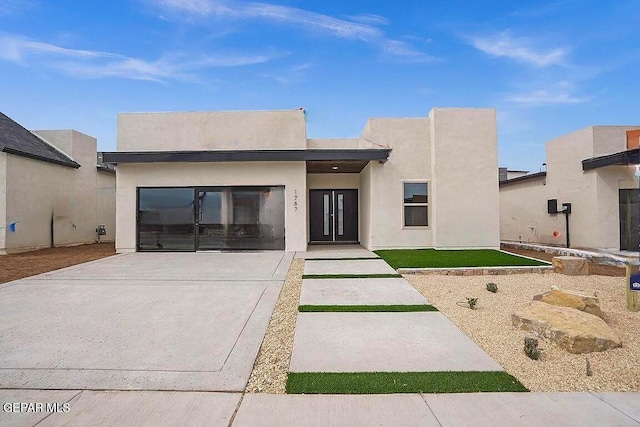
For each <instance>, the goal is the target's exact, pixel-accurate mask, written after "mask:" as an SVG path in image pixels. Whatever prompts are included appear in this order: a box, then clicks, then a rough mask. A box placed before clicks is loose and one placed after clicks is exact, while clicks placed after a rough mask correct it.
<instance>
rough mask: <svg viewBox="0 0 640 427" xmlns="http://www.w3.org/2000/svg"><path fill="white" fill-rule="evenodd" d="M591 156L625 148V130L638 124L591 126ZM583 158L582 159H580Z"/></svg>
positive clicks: (604, 154)
mask: <svg viewBox="0 0 640 427" xmlns="http://www.w3.org/2000/svg"><path fill="white" fill-rule="evenodd" d="M592 129H593V130H592V132H593V156H594V157H597V156H606V155H607V154H613V153H619V152H620V151H625V150H626V149H627V131H628V130H633V129H638V126H593V128H592ZM581 160H584V159H581Z"/></svg>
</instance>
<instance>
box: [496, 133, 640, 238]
mask: <svg viewBox="0 0 640 427" xmlns="http://www.w3.org/2000/svg"><path fill="white" fill-rule="evenodd" d="M633 128H634V127H629V126H596V127H588V128H585V129H580V130H578V131H575V132H572V133H570V134H567V135H563V136H560V137H558V138H555V139H552V140H550V141H548V142H547V143H546V151H547V160H546V163H547V177H546V179H535V180H533V181H525V182H522V183H514V184H511V185H506V186H502V187H501V188H500V216H501V224H500V235H501V239H503V240H514V241H517V240H520V239H521V240H522V241H525V242H531V243H542V244H554V245H564V244H565V242H566V226H565V216H564V214H558V215H548V214H547V200H548V199H558V209H562V203H571V209H572V213H571V215H570V218H569V230H570V238H571V246H572V247H586V248H602V249H619V248H620V220H619V192H618V190H619V189H622V188H637V183H636V181H635V180H634V177H633V167H630V166H629V167H627V166H609V167H604V168H598V169H594V170H589V171H583V170H582V160H584V159H588V158H591V157H595V156H602V155H607V154H613V153H616V152H620V151H624V150H625V149H626V133H625V131H626V130H627V129H633ZM543 183H544V185H542V184H543ZM554 231H558V232H559V233H560V235H559V236H558V237H554V236H553V232H554Z"/></svg>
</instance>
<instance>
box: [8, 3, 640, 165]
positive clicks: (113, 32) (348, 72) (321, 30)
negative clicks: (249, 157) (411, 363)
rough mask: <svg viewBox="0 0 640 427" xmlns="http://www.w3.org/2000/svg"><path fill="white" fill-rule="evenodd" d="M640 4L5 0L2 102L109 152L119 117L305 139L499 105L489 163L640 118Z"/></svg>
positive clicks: (22, 116)
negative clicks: (237, 113)
mask: <svg viewBox="0 0 640 427" xmlns="http://www.w3.org/2000/svg"><path fill="white" fill-rule="evenodd" d="M638 22H640V2H639V1H638V0H626V1H625V0H619V1H609V2H607V1H601V0H598V1H593V0H567V1H528V2H513V1H486V2H482V1H480V2H477V1H461V0H444V1H438V0H434V1H424V0H418V1H413V0H407V1H402V2H391V1H388V0H385V1H378V0H373V1H364V0H358V1H342V2H337V1H336V2H327V1H317V0H307V1H293V0H288V1H283V0H278V1H277V2H276V0H274V1H273V2H270V3H265V2H251V1H241V0H228V1H227V0H130V1H118V0H112V1H102V2H93V1H91V2H89V1H85V2H79V1H70V0H69V1H66V0H58V1H55V2H53V1H45V0H0V76H1V77H2V78H0V109H1V110H2V111H3V112H4V113H5V114H7V115H9V116H10V117H12V118H13V119H14V120H16V121H18V122H19V123H21V124H22V125H24V126H26V127H27V128H30V129H69V128H73V129H77V130H79V131H81V132H84V133H87V134H89V135H92V136H95V137H97V138H98V148H99V149H101V150H103V151H112V150H115V146H116V114H117V113H118V112H131V111H194V110H196V111H197V110H264V109H296V108H299V107H304V108H305V109H306V110H307V121H308V135H309V136H310V137H329V138H330V137H355V136H358V135H359V134H360V132H361V130H362V128H363V127H364V125H365V123H366V120H367V119H368V118H369V117H402V116H424V115H426V114H428V112H429V110H430V109H431V108H433V107H493V108H497V110H498V130H499V153H500V164H501V165H502V166H508V167H509V168H512V169H526V170H532V171H537V170H539V168H540V165H541V164H542V162H544V160H545V158H544V155H545V154H544V142H545V141H546V140H548V139H551V138H553V137H556V136H560V135H562V134H565V133H568V132H571V131H573V130H577V129H579V128H582V127H585V126H590V125H616V124H619V125H624V124H626V125H635V124H640V99H639V97H638V94H640V78H639V77H638V76H640V31H639V30H638Z"/></svg>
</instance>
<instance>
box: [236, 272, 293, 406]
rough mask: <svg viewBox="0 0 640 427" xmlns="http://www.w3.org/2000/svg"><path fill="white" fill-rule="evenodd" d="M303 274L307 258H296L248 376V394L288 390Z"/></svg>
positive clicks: (276, 392)
mask: <svg viewBox="0 0 640 427" xmlns="http://www.w3.org/2000/svg"><path fill="white" fill-rule="evenodd" d="M303 273H304V260H303V259H294V260H293V261H292V262H291V266H290V267H289V272H288V273H287V278H286V280H285V282H284V285H283V286H282V291H280V297H279V298H278V302H277V303H276V307H275V309H274V310H273V315H272V316H271V320H270V321H269V326H268V327H267V333H266V334H265V337H264V340H263V341H262V346H261V347H260V352H259V353H258V357H257V358H256V362H255V364H254V366H253V371H252V372H251V377H249V383H248V384H247V388H246V390H245V391H246V392H247V393H271V394H284V393H286V386H287V373H288V371H289V362H290V361H291V352H292V351H293V337H294V332H295V328H296V316H297V315H298V304H299V302H300V290H301V289H302V274H303Z"/></svg>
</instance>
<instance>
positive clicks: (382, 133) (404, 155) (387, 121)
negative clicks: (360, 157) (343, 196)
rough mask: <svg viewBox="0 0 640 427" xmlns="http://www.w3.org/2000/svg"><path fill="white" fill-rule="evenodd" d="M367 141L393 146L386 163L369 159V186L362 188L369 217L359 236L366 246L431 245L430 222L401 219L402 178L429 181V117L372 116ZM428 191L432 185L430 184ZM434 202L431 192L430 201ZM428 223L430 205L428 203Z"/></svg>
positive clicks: (409, 246)
mask: <svg viewBox="0 0 640 427" xmlns="http://www.w3.org/2000/svg"><path fill="white" fill-rule="evenodd" d="M362 135H363V137H364V139H365V140H366V141H369V143H370V144H377V145H378V146H390V147H392V148H393V149H392V151H391V154H390V156H389V160H388V161H387V162H386V163H385V164H380V163H377V162H371V163H369V166H367V171H366V173H368V174H370V179H367V178H366V177H365V180H367V181H369V189H368V190H367V189H366V188H362V192H363V193H365V192H366V193H368V195H366V196H365V197H369V198H370V199H369V205H370V210H369V218H367V219H365V220H364V221H363V222H364V225H365V227H367V222H368V223H369V224H368V229H369V233H370V234H369V236H368V238H363V237H362V236H361V237H360V239H361V241H364V242H366V243H365V244H366V246H367V247H368V248H369V249H372V250H373V249H381V248H424V247H430V246H431V245H432V239H431V233H432V231H431V225H430V226H428V227H405V226H404V223H403V210H404V207H403V206H404V205H403V181H416V180H423V181H427V182H429V183H430V185H431V167H430V164H431V151H430V135H429V120H428V119H427V118H426V117H418V118H374V119H370V120H369V122H368V123H367V126H366V127H365V129H364V131H363V134H362ZM429 192H431V187H430V188H429ZM432 202H433V198H432V197H431V194H430V195H429V203H430V204H431V203H432ZM429 224H432V221H431V205H430V206H429Z"/></svg>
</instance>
